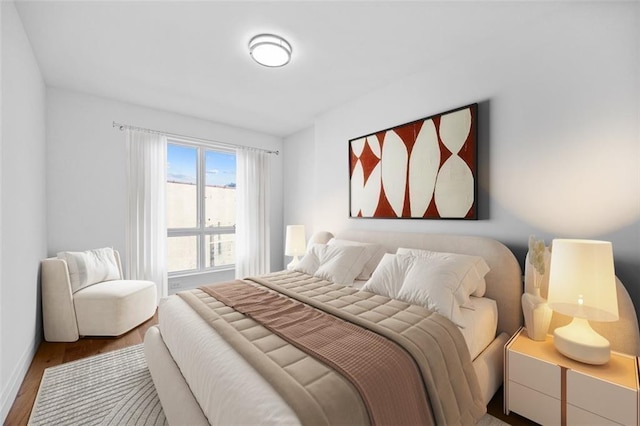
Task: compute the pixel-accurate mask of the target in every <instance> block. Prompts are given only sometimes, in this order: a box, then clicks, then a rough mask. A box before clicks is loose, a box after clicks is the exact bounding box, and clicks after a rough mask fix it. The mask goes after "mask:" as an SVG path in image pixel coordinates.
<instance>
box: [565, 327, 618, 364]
mask: <svg viewBox="0 0 640 426" xmlns="http://www.w3.org/2000/svg"><path fill="white" fill-rule="evenodd" d="M553 342H554V344H555V346H556V349H557V350H558V352H560V353H561V354H562V355H564V356H566V357H568V358H571V359H574V360H576V361H580V362H584V363H585V364H593V365H601V364H606V363H607V362H609V358H611V345H610V344H609V341H608V340H607V339H605V338H604V337H602V336H601V335H599V334H598V333H596V332H595V330H594V329H593V328H591V326H590V325H589V321H587V320H586V319H583V318H574V319H573V321H571V323H569V324H568V325H565V326H564V327H558V328H556V329H555V331H554V332H553Z"/></svg>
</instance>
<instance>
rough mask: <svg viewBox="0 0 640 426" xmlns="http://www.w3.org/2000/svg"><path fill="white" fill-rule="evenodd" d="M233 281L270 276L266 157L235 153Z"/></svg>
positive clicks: (254, 152)
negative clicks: (234, 279) (234, 250)
mask: <svg viewBox="0 0 640 426" xmlns="http://www.w3.org/2000/svg"><path fill="white" fill-rule="evenodd" d="M236 162H237V170H236V173H237V182H236V197H237V199H236V203H237V207H236V208H237V213H236V278H244V277H248V276H254V275H260V274H264V273H267V272H270V269H271V268H270V250H269V244H270V241H269V240H270V238H269V186H270V184H269V181H270V171H269V170H270V164H271V161H270V154H269V153H267V152H264V151H258V150H256V149H251V148H243V147H238V149H237V151H236Z"/></svg>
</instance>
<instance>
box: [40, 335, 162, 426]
mask: <svg viewBox="0 0 640 426" xmlns="http://www.w3.org/2000/svg"><path fill="white" fill-rule="evenodd" d="M29 424H30V425H34V426H35V425H140V426H143V425H144V426H147V425H149V426H151V425H154V426H162V425H167V424H168V423H167V421H166V419H165V416H164V412H163V411H162V406H161V405H160V400H159V399H158V394H157V393H156V389H155V387H154V386H153V381H152V380H151V375H150V374H149V370H148V369H147V363H146V361H145V358H144V350H143V346H142V345H141V344H140V345H136V346H130V347H128V348H125V349H120V350H117V351H113V352H108V353H104V354H100V355H96V356H92V357H90V358H84V359H81V360H78V361H73V362H69V363H66V364H61V365H58V366H56V367H50V368H47V369H46V370H45V371H44V375H43V377H42V382H41V383H40V389H38V395H37V396H36V402H35V404H34V406H33V410H32V411H31V418H30V419H29Z"/></svg>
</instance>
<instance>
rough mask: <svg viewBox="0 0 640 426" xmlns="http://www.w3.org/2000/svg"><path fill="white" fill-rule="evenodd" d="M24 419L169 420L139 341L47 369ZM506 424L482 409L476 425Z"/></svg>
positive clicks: (144, 425)
mask: <svg viewBox="0 0 640 426" xmlns="http://www.w3.org/2000/svg"><path fill="white" fill-rule="evenodd" d="M29 424H30V425H33V426H36V425H56V426H59V425H113V426H115V425H136V426H164V425H168V423H167V421H166V419H165V416H164V412H163V411H162V406H161V405H160V400H159V399H158V394H157V393H156V389H155V387H154V386H153V381H152V380H151V375H150V373H149V370H148V369H147V363H146V361H145V358H144V349H143V346H142V345H141V344H140V345H135V346H130V347H128V348H125V349H120V350H117V351H113V352H107V353H105V354H100V355H96V356H92V357H89V358H84V359H81V360H78V361H73V362H69V363H66V364H62V365H58V366H55V367H50V368H47V369H46V370H45V371H44V375H43V377H42V382H41V383H40V389H38V395H37V396H36V402H35V404H34V406H33V410H32V411H31V418H30V419H29ZM506 424H507V423H504V422H502V421H501V420H499V419H497V418H495V417H493V416H491V415H489V414H485V416H484V417H483V418H482V419H480V422H478V425H477V426H502V425H506Z"/></svg>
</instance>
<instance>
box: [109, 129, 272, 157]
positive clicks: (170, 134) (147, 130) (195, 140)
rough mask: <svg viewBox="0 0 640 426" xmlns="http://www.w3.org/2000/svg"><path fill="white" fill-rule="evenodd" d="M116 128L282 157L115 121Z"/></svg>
mask: <svg viewBox="0 0 640 426" xmlns="http://www.w3.org/2000/svg"><path fill="white" fill-rule="evenodd" d="M112 127H115V128H118V130H120V131H123V130H125V129H129V130H138V131H140V132H147V133H154V134H158V135H164V136H167V137H169V138H176V139H189V140H192V141H194V142H200V143H205V144H212V143H213V144H216V145H220V146H225V147H229V148H238V147H241V148H248V149H254V150H256V151H263V152H266V153H267V154H275V155H280V151H271V150H268V149H263V148H255V147H252V146H243V145H234V144H232V143H225V142H218V141H214V140H211V139H203V138H196V137H193V136H187V135H179V134H177V133H169V132H163V131H161V130H153V129H146V128H144V127H136V126H131V125H129V124H121V123H116V122H115V121H114V122H113V126H112Z"/></svg>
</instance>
